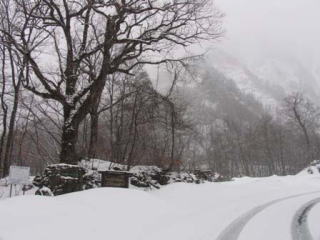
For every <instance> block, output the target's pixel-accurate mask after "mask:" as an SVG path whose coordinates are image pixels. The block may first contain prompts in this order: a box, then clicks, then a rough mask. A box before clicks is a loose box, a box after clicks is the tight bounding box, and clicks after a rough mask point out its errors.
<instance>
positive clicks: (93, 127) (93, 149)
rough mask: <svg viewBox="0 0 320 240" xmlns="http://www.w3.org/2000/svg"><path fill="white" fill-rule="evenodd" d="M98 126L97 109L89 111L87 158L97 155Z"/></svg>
mask: <svg viewBox="0 0 320 240" xmlns="http://www.w3.org/2000/svg"><path fill="white" fill-rule="evenodd" d="M98 128H99V113H98V112H97V109H95V111H93V112H91V113H90V143H89V150H88V157H89V158H96V157H97V144H98Z"/></svg>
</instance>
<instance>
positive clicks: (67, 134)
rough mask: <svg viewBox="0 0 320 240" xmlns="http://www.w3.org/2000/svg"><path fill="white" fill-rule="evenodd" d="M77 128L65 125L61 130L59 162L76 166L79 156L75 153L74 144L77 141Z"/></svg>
mask: <svg viewBox="0 0 320 240" xmlns="http://www.w3.org/2000/svg"><path fill="white" fill-rule="evenodd" d="M78 129H79V126H72V127H70V126H68V125H65V126H64V127H63V130H62V139H61V143H62V144H61V152H60V162H61V163H67V164H77V163H78V160H79V156H77V153H76V143H77V140H78Z"/></svg>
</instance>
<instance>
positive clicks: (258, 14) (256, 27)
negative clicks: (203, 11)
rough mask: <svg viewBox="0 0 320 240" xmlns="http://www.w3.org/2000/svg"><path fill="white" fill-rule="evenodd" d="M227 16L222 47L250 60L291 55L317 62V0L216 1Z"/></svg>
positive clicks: (319, 41)
mask: <svg viewBox="0 0 320 240" xmlns="http://www.w3.org/2000/svg"><path fill="white" fill-rule="evenodd" d="M216 3H217V5H218V6H219V8H220V9H221V10H222V11H223V12H224V13H225V14H226V16H225V19H224V26H225V29H226V35H225V37H224V39H222V44H223V45H225V46H226V47H227V48H228V49H229V50H230V51H233V52H234V53H236V54H238V55H241V56H243V57H245V58H247V59H248V60H249V61H250V60H252V59H254V58H261V57H264V56H287V57H288V56H291V55H292V56H294V57H298V58H299V59H300V60H301V61H303V63H305V64H309V63H310V64H319V62H318V61H319V60H320V0H216Z"/></svg>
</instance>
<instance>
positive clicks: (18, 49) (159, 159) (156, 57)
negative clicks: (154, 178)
mask: <svg viewBox="0 0 320 240" xmlns="http://www.w3.org/2000/svg"><path fill="white" fill-rule="evenodd" d="M0 16H1V18H0V60H1V63H0V70H1V72H0V78H1V80H0V87H1V90H0V97H1V99H0V104H1V110H0V117H1V124H0V126H1V130H0V134H1V136H0V164H1V171H2V176H6V175H7V174H8V169H9V166H10V164H18V165H28V166H31V168H32V171H33V173H40V172H41V171H43V169H44V168H45V167H46V166H47V165H48V164H52V163H57V162H62V163H69V164H76V163H77V162H78V161H79V160H81V159H91V158H98V159H104V160H109V161H112V162H116V163H122V164H126V165H127V166H128V169H129V168H130V167H131V166H134V165H137V164H145V165H157V166H159V167H162V168H164V169H167V170H171V169H184V170H189V169H198V168H209V169H211V170H213V171H216V172H219V173H221V174H223V175H228V176H243V175H248V176H267V175H272V174H282V175H284V174H292V173H295V172H297V171H299V170H300V169H302V168H303V167H304V166H306V165H307V164H308V163H309V162H310V161H312V160H313V159H317V158H318V157H319V150H320V148H319V147H320V135H319V133H318V127H319V126H318V123H319V120H320V118H319V117H320V116H319V113H320V112H319V109H318V108H317V106H315V105H314V104H313V103H312V102H311V101H309V100H308V99H307V98H306V97H304V96H303V95H302V94H299V93H297V94H292V95H290V96H288V97H287V98H285V99H284V100H283V102H282V104H281V106H279V107H278V110H277V113H276V114H271V113H269V112H268V111H267V110H265V109H264V107H263V106H261V104H259V103H258V102H257V100H255V99H254V98H252V97H250V96H247V95H243V94H241V93H240V91H239V90H238V89H237V88H236V87H235V86H233V85H232V83H231V84H230V86H226V85H219V84H216V83H217V81H218V82H219V81H220V80H221V78H222V77H221V76H220V75H219V74H217V73H216V72H210V71H208V72H206V73H203V72H201V71H200V72H201V74H200V73H199V74H198V73H195V72H196V71H194V69H193V67H192V64H193V63H194V62H198V61H199V58H198V57H195V56H188V57H185V56H179V55H180V54H179V53H180V52H181V49H184V48H187V47H188V46H190V45H193V44H195V43H198V42H199V41H203V40H212V39H216V38H218V37H219V36H221V34H222V32H223V31H222V29H221V26H220V21H221V17H222V14H220V13H219V12H218V11H216V10H215V6H214V5H212V3H211V1H209V0H199V1H193V0H181V1H161V0H151V1H138V0H121V1H120V0H118V1H117V0H110V1H100V0H80V1H69V0H59V1H52V0H27V1H20V0H0ZM147 65H161V67H162V68H166V71H168V72H170V74H166V75H165V76H166V77H164V76H157V78H158V79H157V81H163V82H166V83H169V84H168V85H169V86H170V87H168V89H167V90H165V91H163V90H162V91H160V90H159V89H157V88H156V87H155V85H156V84H155V83H154V80H153V76H151V74H154V75H156V73H150V72H148V71H147V70H146V66H147ZM199 68H200V67H199ZM205 71H206V70H205ZM205 71H204V72H205ZM193 74H196V75H198V76H196V78H197V79H198V80H193V81H194V82H193V84H191V85H192V87H186V86H185V85H184V84H185V80H186V79H190V78H191V79H193V77H190V76H191V75H193ZM199 79H200V80H199ZM220 82H221V81H220ZM222 82H224V83H226V82H227V81H225V80H223V81H222ZM219 86H220V87H221V89H219ZM224 90H225V91H226V92H228V91H229V94H230V95H231V94H235V95H236V96H237V98H235V99H231V98H230V96H228V95H229V94H225V95H223V94H221V93H222V92H223V91H224ZM199 91H200V93H199ZM198 95H201V96H202V97H203V98H197V97H196V96H198ZM204 96H205V97H207V98H204ZM212 97H213V98H215V99H214V100H212V99H211V98H212ZM210 101H212V103H211V105H215V104H216V102H218V103H219V104H220V105H221V106H220V108H221V109H220V112H219V111H216V110H217V109H216V108H215V107H213V106H210V104H208V102H209V103H210ZM239 102H242V103H243V104H242V105H241V104H240V103H239ZM242 108H243V109H242ZM249 109H250V110H249Z"/></svg>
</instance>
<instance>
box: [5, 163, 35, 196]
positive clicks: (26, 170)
mask: <svg viewBox="0 0 320 240" xmlns="http://www.w3.org/2000/svg"><path fill="white" fill-rule="evenodd" d="M29 177H30V167H21V166H10V171H9V179H8V183H9V184H10V197H11V196H12V186H13V185H17V184H20V185H25V184H28V183H29Z"/></svg>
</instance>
